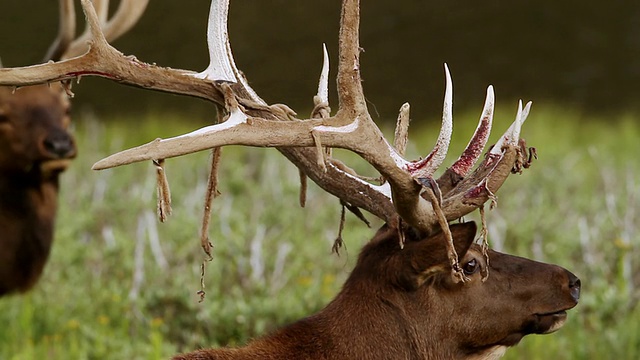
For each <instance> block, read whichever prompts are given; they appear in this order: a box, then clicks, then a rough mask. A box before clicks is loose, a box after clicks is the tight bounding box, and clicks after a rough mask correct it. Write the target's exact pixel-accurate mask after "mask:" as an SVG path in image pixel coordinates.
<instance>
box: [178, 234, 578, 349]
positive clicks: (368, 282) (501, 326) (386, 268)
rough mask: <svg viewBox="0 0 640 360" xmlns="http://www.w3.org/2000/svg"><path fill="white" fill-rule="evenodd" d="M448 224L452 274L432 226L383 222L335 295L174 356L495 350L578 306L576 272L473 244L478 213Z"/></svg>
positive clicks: (551, 327)
mask: <svg viewBox="0 0 640 360" xmlns="http://www.w3.org/2000/svg"><path fill="white" fill-rule="evenodd" d="M451 230H452V232H453V235H454V239H455V247H456V250H457V252H458V254H460V259H461V262H460V263H461V265H462V266H465V267H466V269H467V270H469V269H471V268H472V266H471V265H472V263H473V261H474V260H475V261H476V262H477V264H479V266H480V267H479V268H477V270H476V271H475V272H473V273H471V274H469V275H468V276H469V277H470V279H471V280H470V281H469V282H467V283H464V284H461V283H454V282H453V279H452V276H451V270H450V266H449V265H448V260H447V255H446V250H445V246H444V244H445V239H444V238H443V235H441V234H438V235H435V236H432V237H430V238H426V239H409V241H408V242H407V244H406V246H405V248H404V249H402V250H401V249H400V248H399V246H398V238H397V232H396V231H392V230H390V229H388V228H386V227H383V228H382V229H381V230H380V231H379V232H378V234H377V235H376V236H375V237H374V239H373V240H372V241H371V242H370V243H369V244H367V245H366V246H365V247H364V249H363V250H362V252H361V253H360V257H359V259H358V263H357V265H356V267H355V269H354V270H353V272H352V273H351V275H350V277H349V279H348V280H347V282H346V283H345V285H344V287H343V289H342V291H341V292H340V293H339V294H338V296H337V297H336V298H335V299H334V300H333V301H332V302H331V303H330V304H329V305H328V306H327V307H326V308H324V309H323V310H322V311H320V312H319V313H317V314H315V315H312V316H310V317H308V318H306V319H303V320H300V321H298V322H296V323H293V324H291V325H289V326H287V327H285V328H283V329H281V330H279V331H277V332H275V333H273V334H271V335H267V336H265V337H263V338H259V339H257V340H255V341H253V342H250V343H249V344H248V345H247V346H246V347H243V348H224V349H208V350H199V351H196V352H193V353H189V354H185V355H179V356H176V357H175V358H174V359H175V360H180V359H191V360H194V359H497V358H499V357H500V356H501V355H502V354H503V353H504V350H505V349H506V348H507V347H509V346H513V345H515V344H517V343H518V342H519V341H520V339H522V337H523V336H525V335H528V334H543V333H548V332H552V331H555V330H556V329H557V328H559V327H560V326H561V325H562V324H563V322H564V320H565V319H566V313H565V310H568V309H570V308H572V307H574V306H575V305H576V304H577V300H578V297H579V293H580V281H579V280H578V279H577V278H576V277H575V276H574V275H573V274H571V273H570V272H569V271H567V270H565V269H563V268H561V267H558V266H555V265H549V264H543V263H539V262H535V261H531V260H528V259H524V258H520V257H516V256H511V255H506V254H502V253H499V252H495V251H489V259H490V261H489V264H490V265H489V278H488V279H487V280H486V281H485V282H483V281H482V274H481V273H482V272H483V271H484V270H485V269H486V266H487V263H486V261H485V258H484V256H483V255H482V252H481V249H480V247H479V246H478V245H475V244H472V242H473V240H474V236H475V233H476V226H475V224H474V223H465V224H459V225H453V226H452V227H451Z"/></svg>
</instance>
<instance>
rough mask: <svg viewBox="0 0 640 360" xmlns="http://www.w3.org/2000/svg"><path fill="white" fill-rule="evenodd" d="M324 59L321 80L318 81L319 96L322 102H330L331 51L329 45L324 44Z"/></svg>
mask: <svg viewBox="0 0 640 360" xmlns="http://www.w3.org/2000/svg"><path fill="white" fill-rule="evenodd" d="M322 52H323V61H322V72H321V73H320V81H319V82H318V96H319V97H320V99H322V102H324V103H329V53H328V52H327V45H326V44H322Z"/></svg>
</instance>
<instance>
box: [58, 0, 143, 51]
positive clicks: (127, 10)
mask: <svg viewBox="0 0 640 360" xmlns="http://www.w3.org/2000/svg"><path fill="white" fill-rule="evenodd" d="M148 3H149V0H121V1H120V4H119V5H118V9H117V10H116V12H115V14H114V15H113V17H111V19H109V20H107V19H108V16H109V0H94V4H93V8H94V9H95V12H96V13H97V19H98V23H99V24H100V27H101V28H102V34H103V36H104V37H105V39H106V41H108V42H111V41H114V40H116V39H117V38H119V37H120V36H122V35H123V34H124V33H126V32H127V31H129V30H130V29H131V28H132V27H133V25H135V24H136V22H138V20H139V19H140V17H141V16H142V14H143V13H144V11H145V9H146V8H147V4H148ZM83 6H84V5H83ZM91 37H92V31H91V27H90V26H89V25H88V24H87V26H86V28H85V31H84V32H83V33H82V35H80V36H79V37H78V38H77V39H76V40H74V41H73V43H71V45H70V46H69V48H68V49H67V50H66V51H65V53H64V55H63V57H62V58H63V59H69V58H73V57H76V56H79V55H82V54H83V53H85V52H86V51H87V50H88V41H89V39H91Z"/></svg>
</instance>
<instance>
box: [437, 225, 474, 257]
mask: <svg viewBox="0 0 640 360" xmlns="http://www.w3.org/2000/svg"><path fill="white" fill-rule="evenodd" d="M449 228H450V229H451V235H453V245H454V246H455V248H456V252H457V253H458V257H459V258H462V257H463V256H464V254H466V253H467V250H469V248H470V247H471V244H473V240H475V238H476V231H477V230H478V226H477V225H476V223H475V222H473V221H469V222H466V223H461V224H454V225H451V226H450V227H449ZM443 240H444V239H443Z"/></svg>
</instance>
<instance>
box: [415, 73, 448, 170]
mask: <svg viewBox="0 0 640 360" xmlns="http://www.w3.org/2000/svg"><path fill="white" fill-rule="evenodd" d="M444 72H445V78H446V81H445V83H446V86H445V91H444V104H443V106H442V126H441V127H440V134H439V135H438V140H437V141H436V145H435V146H434V147H433V150H431V153H429V155H427V157H425V158H424V159H422V160H420V161H417V162H416V163H415V164H412V165H411V167H410V171H411V172H412V173H413V177H414V178H428V177H431V176H432V175H433V173H434V172H435V171H436V170H438V168H439V167H440V165H442V162H443V161H444V158H445V157H446V156H447V151H448V150H449V143H450V142H451V133H452V132H453V111H452V108H453V81H451V73H450V72H449V67H448V66H447V64H444Z"/></svg>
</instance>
